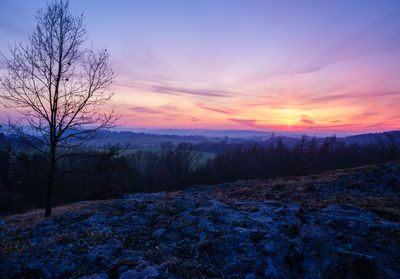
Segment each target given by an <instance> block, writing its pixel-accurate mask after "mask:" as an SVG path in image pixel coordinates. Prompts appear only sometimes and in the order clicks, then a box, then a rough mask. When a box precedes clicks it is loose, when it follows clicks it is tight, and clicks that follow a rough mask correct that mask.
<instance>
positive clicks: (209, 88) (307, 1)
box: [0, 0, 400, 134]
mask: <svg viewBox="0 0 400 279" xmlns="http://www.w3.org/2000/svg"><path fill="white" fill-rule="evenodd" d="M45 3H46V1H44V0H43V1H42V0H39V1H31V0H1V2H0V52H2V53H4V54H6V55H7V54H8V51H7V49H8V47H7V45H8V43H13V42H14V41H25V40H26V39H27V36H28V35H29V34H30V33H31V31H32V30H33V28H34V25H35V18H34V14H35V11H36V9H37V8H40V7H44V6H45ZM71 10H72V11H73V13H78V12H81V11H83V12H84V14H85V20H86V21H85V22H86V26H87V31H88V34H89V39H88V45H91V44H93V47H94V48H104V47H105V48H107V50H108V51H109V53H110V54H111V58H112V65H113V69H114V71H115V74H116V79H115V82H114V84H113V90H114V91H115V95H114V98H113V104H115V106H116V107H117V108H118V109H119V111H120V114H121V116H122V117H121V120H120V124H121V126H123V127H131V128H134V127H136V128H137V127H144V128H212V129H252V130H264V131H272V130H273V131H293V132H304V133H338V134H347V133H350V134H351V133H362V132H375V131H385V130H397V129H400V16H399V15H400V1H399V0H393V1H388V0H379V1H378V0H374V1H368V0H359V1H353V0H342V1H339V0H335V1H321V0H318V1H317V0H315V1H311V0H304V1H302V0H299V1H284V0H282V1H273V0H271V1H267V0H264V1H253V0H241V1H235V0H229V1H222V0H210V1H204V0H201V1H200V0H198V1H194V0H190V1H189V0H185V1H183V0H182V1H175V0H159V1H152V0H143V1H128V0H126V1H122V0H116V1H110V0H96V1H94V0H93V1H89V0H72V1H71ZM0 68H1V69H2V71H4V64H0ZM2 110H3V109H2ZM6 114H12V112H9V111H5V110H3V111H2V112H1V117H3V118H4V117H5V115H6Z"/></svg>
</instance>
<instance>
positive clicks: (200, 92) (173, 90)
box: [152, 86, 237, 98]
mask: <svg viewBox="0 0 400 279" xmlns="http://www.w3.org/2000/svg"><path fill="white" fill-rule="evenodd" d="M152 91H153V92H157V93H162V94H169V95H185V94H188V95H196V96H205V97H223V98H231V97H233V96H234V95H236V94H237V93H234V92H230V91H224V90H212V89H188V88H183V87H170V86H153V87H152Z"/></svg>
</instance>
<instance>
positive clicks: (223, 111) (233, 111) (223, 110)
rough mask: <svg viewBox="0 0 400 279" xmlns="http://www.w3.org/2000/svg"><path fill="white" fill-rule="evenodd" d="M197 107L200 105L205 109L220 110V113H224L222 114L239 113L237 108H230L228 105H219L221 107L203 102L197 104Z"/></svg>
mask: <svg viewBox="0 0 400 279" xmlns="http://www.w3.org/2000/svg"><path fill="white" fill-rule="evenodd" d="M197 107H199V108H201V109H204V110H209V111H213V112H218V113H222V114H228V115H231V114H234V113H237V111H236V110H233V109H229V108H226V107H221V106H219V107H211V106H206V105H203V104H197Z"/></svg>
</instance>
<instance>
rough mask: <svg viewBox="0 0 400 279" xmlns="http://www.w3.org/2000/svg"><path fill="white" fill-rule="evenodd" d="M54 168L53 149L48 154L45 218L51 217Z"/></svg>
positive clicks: (54, 156) (54, 153)
mask: <svg viewBox="0 0 400 279" xmlns="http://www.w3.org/2000/svg"><path fill="white" fill-rule="evenodd" d="M55 168H56V152H55V147H53V148H51V154H50V173H49V179H48V182H47V187H46V212H45V215H44V216H45V217H46V218H47V217H51V209H52V206H53V186H54V180H55V179H54V174H55Z"/></svg>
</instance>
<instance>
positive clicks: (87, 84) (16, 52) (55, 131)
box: [0, 0, 116, 217]
mask: <svg viewBox="0 0 400 279" xmlns="http://www.w3.org/2000/svg"><path fill="white" fill-rule="evenodd" d="M86 37H87V36H86V30H85V26H84V24H83V15H80V16H73V15H72V14H71V13H70V12H69V2H68V1H64V0H59V1H58V0H57V1H55V2H52V3H49V4H47V7H46V8H45V9H42V10H39V11H38V13H37V26H36V29H35V31H34V32H33V33H32V35H31V36H30V37H29V41H28V43H27V44H26V45H24V44H21V43H20V44H15V45H14V46H13V47H10V52H11V55H10V58H6V57H4V59H5V62H6V66H7V69H8V72H7V74H6V75H4V76H3V78H2V80H1V84H2V87H3V90H2V91H1V94H0V95H1V97H2V99H3V100H4V101H5V104H6V106H8V107H12V108H14V109H15V110H17V111H18V112H19V113H20V114H21V116H22V117H21V119H20V121H19V122H18V123H13V124H10V126H9V127H10V130H11V131H12V133H15V134H17V135H18V136H19V137H20V138H22V139H24V142H25V145H26V146H27V147H29V148H31V149H34V150H35V151H37V152H39V153H43V154H45V155H46V156H47V158H48V161H49V166H48V179H47V185H46V213H45V216H46V217H48V216H51V209H52V198H53V186H54V183H55V180H56V178H57V176H58V174H57V164H58V163H59V162H60V161H62V160H63V158H66V157H68V156H72V155H74V153H75V151H77V150H78V149H79V147H81V146H82V145H83V144H84V143H85V141H86V140H88V139H89V138H91V137H93V136H95V134H96V131H98V130H99V129H103V128H109V127H111V126H112V125H113V124H114V123H115V120H116V114H115V112H114V111H112V110H111V111H109V112H107V113H102V112H101V110H100V109H99V106H100V105H102V104H104V103H106V102H107V101H109V100H110V98H111V97H112V92H111V91H110V90H109V87H110V84H111V82H112V79H113V72H112V69H111V67H110V64H109V54H108V53H107V50H100V51H94V50H92V49H85V48H84V47H83V43H84V41H85V40H86ZM77 152H79V150H78V151H77Z"/></svg>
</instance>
